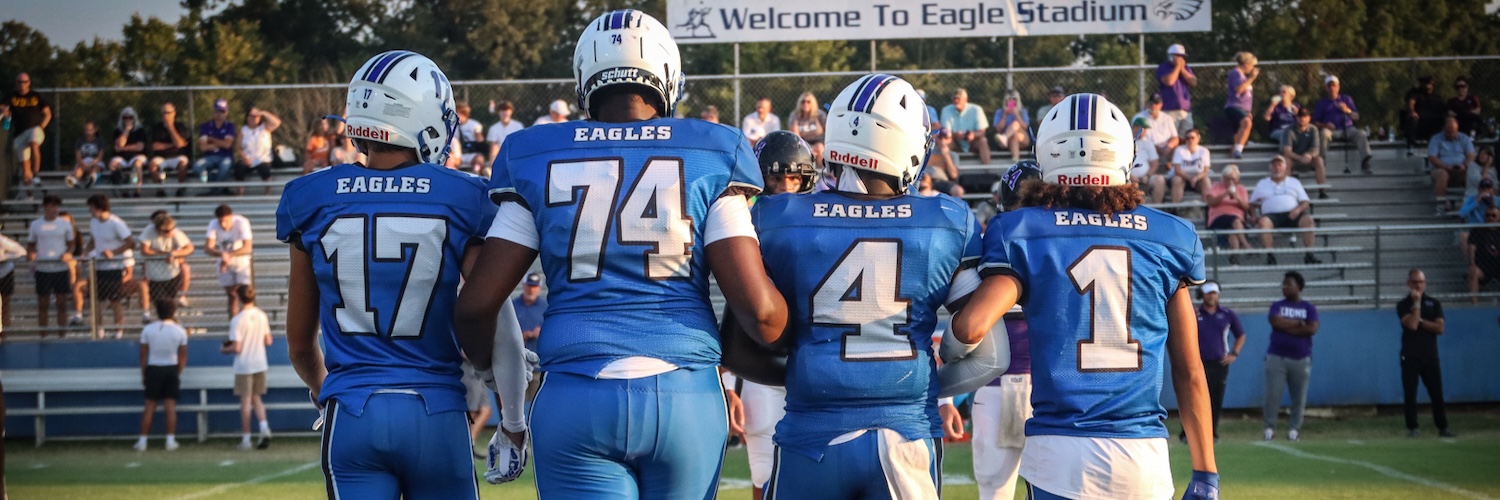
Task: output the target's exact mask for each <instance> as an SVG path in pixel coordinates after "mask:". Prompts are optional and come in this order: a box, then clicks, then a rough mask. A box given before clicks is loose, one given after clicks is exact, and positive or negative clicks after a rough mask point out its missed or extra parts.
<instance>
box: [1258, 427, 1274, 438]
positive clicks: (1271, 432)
mask: <svg viewBox="0 0 1500 500" xmlns="http://www.w3.org/2000/svg"><path fill="white" fill-rule="evenodd" d="M1272 439H1276V429H1272V428H1270V427H1267V428H1266V433H1265V434H1264V435H1262V436H1261V437H1260V440H1261V441H1270V440H1272Z"/></svg>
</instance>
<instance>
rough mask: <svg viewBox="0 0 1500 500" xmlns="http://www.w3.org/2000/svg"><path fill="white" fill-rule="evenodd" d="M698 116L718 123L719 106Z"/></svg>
mask: <svg viewBox="0 0 1500 500" xmlns="http://www.w3.org/2000/svg"><path fill="white" fill-rule="evenodd" d="M698 118H700V119H702V120H703V121H706V122H709V123H719V107H718V106H714V105H712V104H709V105H707V106H704V107H703V112H702V113H699V114H698ZM491 130H494V129H491Z"/></svg>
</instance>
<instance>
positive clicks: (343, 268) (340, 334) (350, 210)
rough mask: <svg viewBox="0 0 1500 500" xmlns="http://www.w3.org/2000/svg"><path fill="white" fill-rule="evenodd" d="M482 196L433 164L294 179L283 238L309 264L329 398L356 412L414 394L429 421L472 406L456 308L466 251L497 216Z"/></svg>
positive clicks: (279, 229)
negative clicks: (375, 397)
mask: <svg viewBox="0 0 1500 500" xmlns="http://www.w3.org/2000/svg"><path fill="white" fill-rule="evenodd" d="M485 191H486V189H485V184H484V179H481V178H479V177H475V176H473V175H469V174H465V173H462V172H458V171H455V170H449V169H446V168H443V167H441V166H437V165H431V164H413V165H409V166H404V167H399V168H395V169H392V170H374V169H369V168H364V167H361V166H358V165H350V164H344V165H338V166H335V167H333V168H329V169H325V170H320V171H318V172H313V173H312V174H309V175H305V176H302V177H299V178H297V179H294V180H292V181H291V182H288V183H287V185H286V188H285V189H284V190H283V192H282V194H281V204H280V205H279V206H278V207H277V208H276V238H277V239H279V240H281V241H284V242H287V243H290V244H292V245H295V246H296V247H297V248H300V249H302V250H303V251H305V252H307V253H308V255H309V256H311V257H312V265H313V273H314V274H315V275H316V277H317V281H318V292H319V295H318V297H319V303H318V311H319V325H320V326H321V327H322V331H323V346H324V349H325V351H326V352H325V354H324V364H325V365H327V367H328V378H327V379H326V380H325V381H324V382H323V389H322V392H321V397H322V399H323V400H325V401H326V400H327V399H329V398H338V400H339V402H340V405H341V407H343V408H344V409H345V410H348V411H351V412H353V413H354V414H355V415H359V414H360V413H361V412H362V411H363V408H364V404H365V400H366V399H367V398H368V397H369V395H370V393H371V392H373V391H375V390H379V389H410V390H416V391H418V392H419V393H421V394H422V396H423V398H424V399H425V400H426V404H427V411H428V412H431V413H436V412H440V411H454V410H462V409H464V408H465V407H466V405H465V404H464V386H463V383H462V382H461V381H460V380H461V378H462V376H463V373H462V371H461V369H460V363H461V361H462V360H461V358H460V355H459V349H458V341H457V339H456V338H455V337H454V335H453V303H454V301H455V299H456V298H457V292H458V283H459V268H460V266H461V265H462V264H463V256H464V250H465V248H467V247H468V246H469V245H471V244H476V243H479V242H480V241H482V238H483V237H484V233H485V231H486V230H488V229H489V226H490V222H491V221H492V220H493V219H494V215H495V206H494V204H492V203H490V202H489V200H488V199H487V198H486V197H485Z"/></svg>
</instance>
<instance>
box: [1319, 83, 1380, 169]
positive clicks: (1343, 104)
mask: <svg viewBox="0 0 1500 500" xmlns="http://www.w3.org/2000/svg"><path fill="white" fill-rule="evenodd" d="M1323 85H1324V87H1325V88H1327V89H1328V96H1327V97H1324V98H1323V99H1321V100H1319V101H1318V105H1317V106H1313V115H1312V121H1313V124H1314V125H1316V126H1317V127H1318V128H1319V129H1322V131H1323V157H1324V158H1327V157H1328V144H1329V143H1330V142H1332V141H1333V138H1334V137H1341V138H1343V139H1344V140H1347V141H1351V142H1353V143H1354V147H1355V148H1356V149H1359V154H1360V160H1359V169H1360V171H1362V172H1364V173H1366V174H1369V173H1371V172H1372V171H1371V170H1370V159H1371V158H1373V156H1372V155H1371V154H1370V138H1369V136H1367V135H1366V134H1365V131H1363V130H1360V129H1359V128H1358V127H1355V126H1354V122H1356V121H1359V108H1357V107H1355V106H1354V98H1353V97H1350V96H1349V95H1348V94H1339V77H1337V76H1333V75H1328V78H1324V79H1323Z"/></svg>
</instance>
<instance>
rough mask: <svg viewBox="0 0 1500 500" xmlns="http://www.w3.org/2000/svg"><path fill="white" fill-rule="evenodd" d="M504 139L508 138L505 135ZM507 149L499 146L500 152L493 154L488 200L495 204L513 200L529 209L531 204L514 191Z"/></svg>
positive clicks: (514, 185) (514, 186)
mask: <svg viewBox="0 0 1500 500" xmlns="http://www.w3.org/2000/svg"><path fill="white" fill-rule="evenodd" d="M506 139H507V142H508V141H509V139H510V138H509V137H507V138H506ZM509 151H510V150H509V149H506V148H504V147H501V149H500V154H498V155H495V161H494V162H493V163H491V164H490V185H489V188H490V189H489V197H490V201H491V202H493V204H495V205H499V204H501V203H505V202H515V203H519V204H520V205H521V206H522V207H525V208H526V209H527V210H531V205H530V204H529V203H527V202H526V198H524V197H522V196H521V194H520V193H517V192H516V184H515V180H514V179H512V178H511V175H510V154H509Z"/></svg>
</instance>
